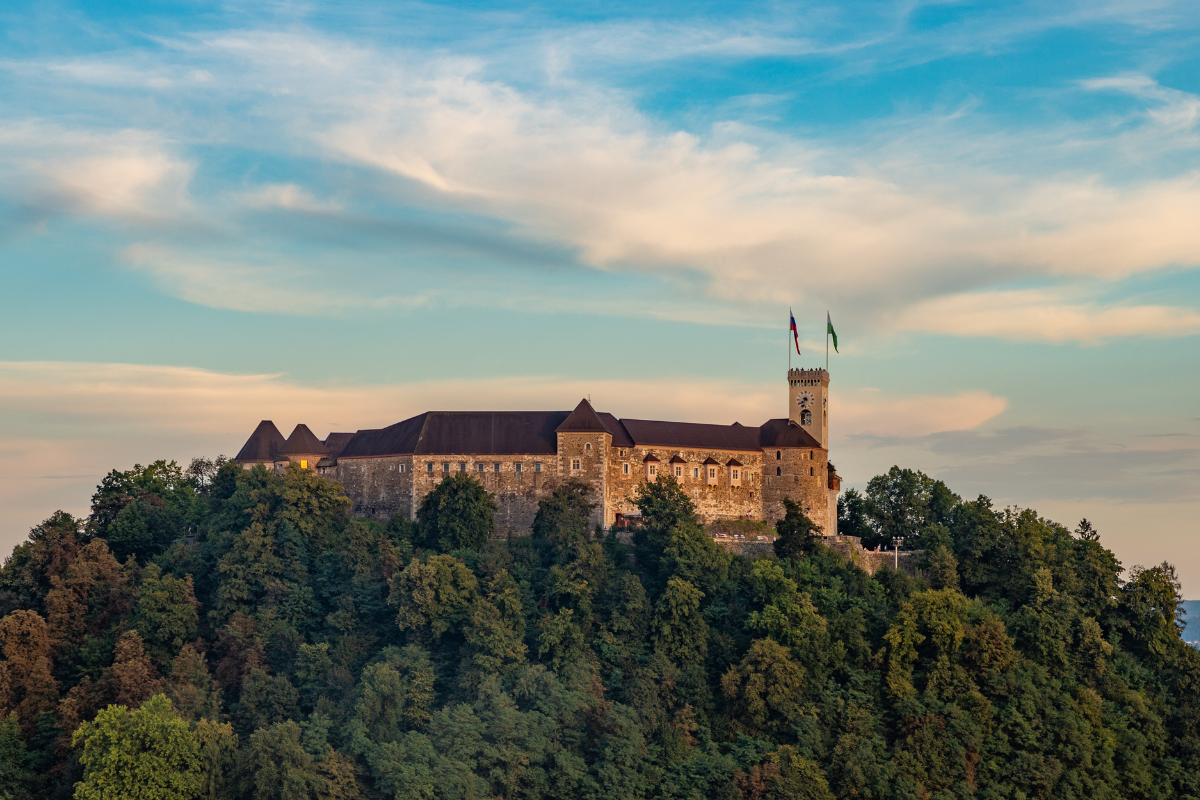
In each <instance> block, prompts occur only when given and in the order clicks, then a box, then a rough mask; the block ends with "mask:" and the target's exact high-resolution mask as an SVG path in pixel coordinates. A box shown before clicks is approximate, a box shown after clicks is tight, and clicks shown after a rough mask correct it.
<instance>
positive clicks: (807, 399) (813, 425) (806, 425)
mask: <svg viewBox="0 0 1200 800" xmlns="http://www.w3.org/2000/svg"><path fill="white" fill-rule="evenodd" d="M788 418H789V419H790V420H791V421H792V422H795V423H796V424H797V425H799V426H800V427H801V428H803V429H804V430H806V431H808V433H809V434H811V435H812V437H813V438H814V439H816V440H817V441H818V442H820V443H821V447H824V448H825V449H826V450H828V449H829V373H828V372H827V371H825V370H823V369H789V370H788Z"/></svg>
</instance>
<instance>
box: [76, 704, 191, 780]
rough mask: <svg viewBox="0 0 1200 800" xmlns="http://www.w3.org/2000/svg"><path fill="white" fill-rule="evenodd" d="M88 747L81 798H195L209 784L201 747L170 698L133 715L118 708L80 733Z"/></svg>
mask: <svg viewBox="0 0 1200 800" xmlns="http://www.w3.org/2000/svg"><path fill="white" fill-rule="evenodd" d="M72 741H73V742H74V744H75V746H76V747H78V746H79V745H80V744H82V745H83V753H82V754H81V755H80V757H79V761H80V763H81V764H82V765H83V780H82V781H80V782H79V783H78V784H76V786H75V797H76V800H107V798H112V797H120V798H129V800H157V798H162V799H163V800H190V798H194V797H198V796H199V794H200V791H201V788H202V786H203V777H202V775H201V771H200V770H201V762H200V747H199V745H198V744H197V742H196V740H195V738H194V737H193V736H192V733H191V731H190V730H188V725H187V723H186V722H184V721H183V720H181V719H180V718H179V716H178V715H177V714H176V713H175V711H174V709H173V708H172V707H171V701H170V700H168V699H167V698H166V697H165V696H164V695H161V694H159V695H155V696H154V697H152V698H150V699H149V700H147V701H146V702H145V703H143V704H142V705H141V707H139V708H137V709H135V710H134V711H130V710H129V709H127V708H125V707H124V706H116V705H112V706H109V707H108V708H106V709H104V710H103V711H101V712H100V713H99V714H97V715H96V719H95V720H93V721H91V722H85V723H83V724H82V725H80V726H79V729H78V730H76V731H75V734H74V736H73V737H72Z"/></svg>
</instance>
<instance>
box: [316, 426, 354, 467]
mask: <svg viewBox="0 0 1200 800" xmlns="http://www.w3.org/2000/svg"><path fill="white" fill-rule="evenodd" d="M353 438H354V434H353V433H331V434H329V435H328V436H326V437H325V448H326V449H327V450H329V456H330V458H337V457H338V456H340V455H341V454H342V451H343V450H345V449H346V445H348V444H350V440H351V439H353ZM317 466H321V465H320V464H318V465H317Z"/></svg>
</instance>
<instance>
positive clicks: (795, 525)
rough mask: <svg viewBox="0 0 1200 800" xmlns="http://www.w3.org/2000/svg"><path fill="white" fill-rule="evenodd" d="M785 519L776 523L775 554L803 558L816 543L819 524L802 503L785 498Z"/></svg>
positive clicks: (783, 556) (782, 556) (781, 556)
mask: <svg viewBox="0 0 1200 800" xmlns="http://www.w3.org/2000/svg"><path fill="white" fill-rule="evenodd" d="M783 508H784V515H783V519H781V520H779V521H778V522H776V523H775V536H776V539H775V555H776V557H778V558H796V559H799V558H803V557H804V556H806V555H808V554H809V553H811V552H812V549H813V547H814V546H815V545H816V534H817V531H818V528H817V524H816V523H815V522H813V521H812V520H811V519H809V518H808V516H807V515H806V514H805V513H804V509H802V508H801V507H800V504H799V503H797V502H795V501H793V500H791V499H789V498H787V497H785V498H783Z"/></svg>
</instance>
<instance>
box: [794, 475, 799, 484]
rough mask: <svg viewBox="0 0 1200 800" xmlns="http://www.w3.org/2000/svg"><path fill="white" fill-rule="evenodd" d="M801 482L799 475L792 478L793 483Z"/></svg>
mask: <svg viewBox="0 0 1200 800" xmlns="http://www.w3.org/2000/svg"><path fill="white" fill-rule="evenodd" d="M799 482H800V476H799V475H793V476H792V483H799Z"/></svg>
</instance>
